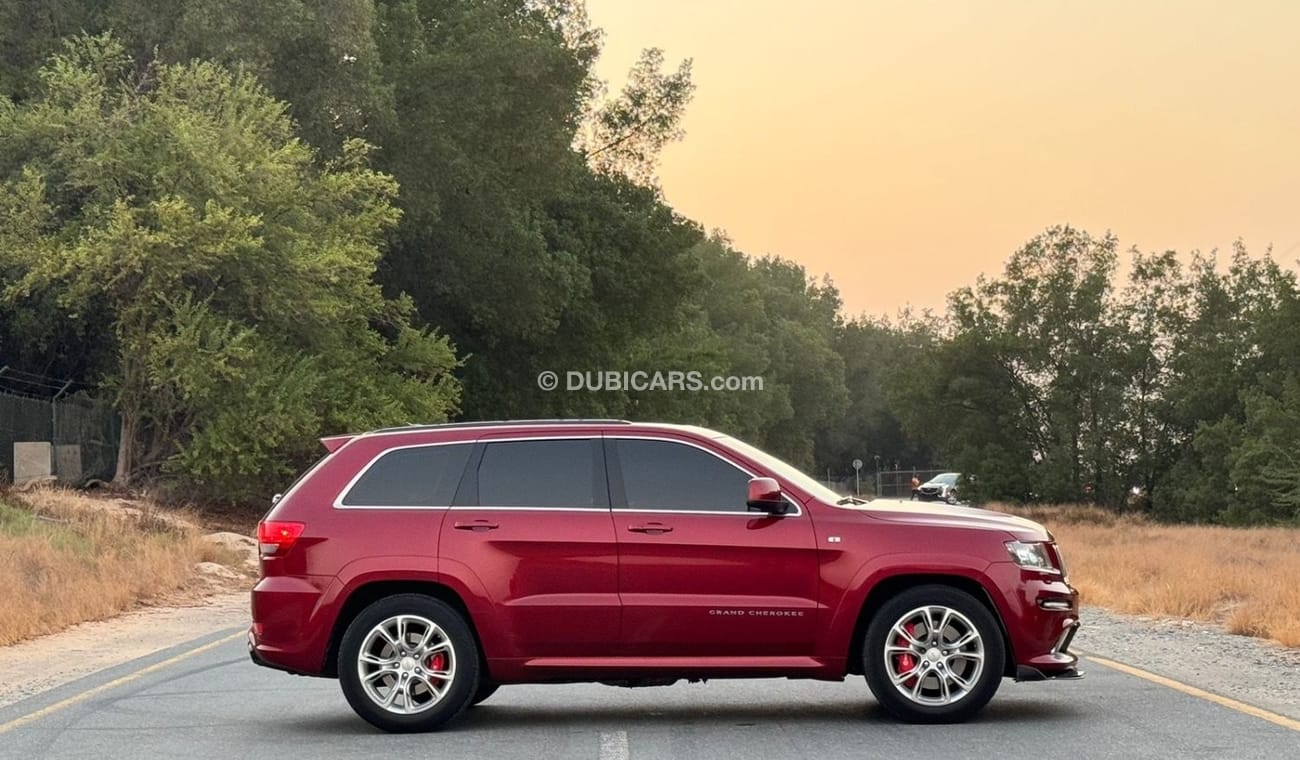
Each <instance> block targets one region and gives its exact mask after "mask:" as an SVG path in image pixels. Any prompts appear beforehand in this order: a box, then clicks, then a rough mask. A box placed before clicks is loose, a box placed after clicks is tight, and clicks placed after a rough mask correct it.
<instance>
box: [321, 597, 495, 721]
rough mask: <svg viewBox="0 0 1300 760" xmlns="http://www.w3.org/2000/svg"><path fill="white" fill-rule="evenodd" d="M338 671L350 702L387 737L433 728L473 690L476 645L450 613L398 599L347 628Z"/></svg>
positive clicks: (434, 604)
mask: <svg viewBox="0 0 1300 760" xmlns="http://www.w3.org/2000/svg"><path fill="white" fill-rule="evenodd" d="M363 655H364V656H365V659H363ZM338 673H339V684H340V686H342V688H343V696H344V697H346V698H347V700H348V704H349V705H351V706H352V709H353V710H355V711H356V713H357V715H359V716H361V717H362V718H364V719H365V720H366V721H368V722H369V723H370V724H371V725H374V726H376V727H377V728H381V729H383V730H384V731H388V732H391V733H414V732H418V731H436V730H438V729H440V728H442V727H443V726H445V725H446V724H447V723H449V722H451V721H452V720H454V719H455V718H457V717H458V716H460V714H461V713H463V712H464V711H465V709H466V708H468V707H469V705H470V701H471V699H472V698H473V697H474V696H475V694H476V693H477V692H478V689H479V653H478V646H477V644H476V643H475V641H474V634H473V632H472V631H470V628H469V625H468V624H467V623H466V622H465V620H464V618H462V617H461V615H460V613H458V612H456V610H454V609H452V608H451V607H449V606H447V605H446V604H444V603H442V602H440V601H438V600H437V599H433V598H431V597H427V596H423V595H421V594H398V595H396V596H390V597H386V598H384V599H380V600H379V601H377V602H374V603H373V604H371V605H370V606H369V607H366V608H365V609H364V610H362V611H361V614H359V615H357V616H356V618H354V619H353V620H352V622H351V624H349V625H348V629H347V632H346V633H344V634H343V641H342V643H341V645H340V646H339V661H338ZM435 674H442V676H443V677H441V678H439V677H437V676H436V675H435ZM385 701H387V702H389V703H390V704H389V705H388V706H385V704H384V703H385Z"/></svg>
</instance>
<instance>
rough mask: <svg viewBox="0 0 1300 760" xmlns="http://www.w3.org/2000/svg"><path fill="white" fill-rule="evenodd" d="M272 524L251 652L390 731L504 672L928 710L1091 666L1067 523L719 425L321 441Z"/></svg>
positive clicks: (535, 426)
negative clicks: (1069, 573) (831, 692)
mask: <svg viewBox="0 0 1300 760" xmlns="http://www.w3.org/2000/svg"><path fill="white" fill-rule="evenodd" d="M323 442H324V444H325V446H326V448H327V449H328V450H329V453H328V454H327V455H326V456H325V458H323V459H322V460H321V461H320V462H319V463H317V464H316V465H315V466H314V467H312V468H311V469H310V470H309V471H308V472H307V473H306V474H305V475H303V476H302V477H301V478H299V480H298V482H297V483H295V484H294V485H293V487H291V488H290V489H289V491H288V492H287V493H286V494H284V496H283V497H282V498H280V499H278V500H277V502H276V504H275V506H274V507H273V508H272V509H271V511H270V513H269V514H268V515H267V516H266V518H265V520H264V521H263V522H262V523H261V524H260V525H259V526H258V540H259V542H260V544H261V554H262V577H261V579H260V580H259V581H258V583H257V585H256V587H255V588H254V589H253V599H252V605H253V626H252V629H251V630H250V631H249V647H250V652H251V655H252V658H253V660H254V662H257V663H258V664H261V665H266V666H269V667H273V668H278V669H280V670H286V671H289V672H291V673H299V674H303V675H312V676H327V677H336V678H338V679H339V681H340V682H341V684H342V688H343V693H344V695H345V696H346V697H347V700H348V702H349V703H350V704H351V705H352V707H353V709H355V710H356V712H357V713H358V714H359V715H360V716H361V717H362V718H365V719H366V720H368V721H370V722H371V723H373V724H374V725H376V726H378V727H380V728H382V729H386V730H388V731H424V730H431V729H436V728H439V727H440V726H442V725H444V724H446V723H447V722H448V721H450V720H452V719H453V718H455V717H456V716H458V715H459V714H460V713H461V712H462V711H464V710H465V709H466V708H467V707H469V706H471V705H474V704H477V703H479V702H481V701H483V700H484V699H487V698H488V696H490V695H491V694H492V693H493V692H494V691H496V689H497V687H498V686H500V685H503V684H518V683H563V682H575V681H598V682H602V683H609V684H615V685H620V686H648V685H667V684H670V683H673V682H674V681H676V680H678V679H682V678H686V679H692V680H695V679H707V678H756V677H785V678H817V679H823V680H843V679H844V677H845V676H846V675H848V674H862V675H865V676H866V680H867V683H868V685H869V686H870V687H871V691H872V692H873V693H874V694H875V696H876V699H877V700H879V702H880V704H881V705H882V706H883V707H884V708H886V709H887V710H888V711H889V712H891V713H893V714H894V715H896V716H898V717H900V718H902V719H904V720H909V721H919V722H949V721H959V720H963V719H965V718H967V717H969V716H971V715H972V714H974V713H975V712H976V711H978V710H980V709H981V708H982V707H983V706H984V705H985V704H986V703H987V702H988V701H989V699H991V698H992V696H993V693H994V692H995V691H997V688H998V685H999V683H1000V681H1001V679H1002V678H1003V677H1013V678H1015V679H1017V680H1039V679H1043V678H1077V677H1078V676H1079V675H1080V674H1079V672H1078V671H1077V670H1076V669H1075V664H1076V662H1077V658H1076V657H1075V656H1074V655H1072V654H1070V653H1069V651H1068V647H1069V644H1070V640H1071V638H1072V637H1073V635H1074V632H1075V630H1076V629H1077V628H1078V626H1079V621H1078V596H1077V594H1076V592H1075V590H1074V589H1073V588H1071V586H1070V585H1069V583H1068V582H1067V580H1066V576H1065V569H1064V566H1063V565H1062V562H1061V555H1060V552H1059V551H1058V549H1057V548H1056V545H1055V543H1054V542H1053V540H1052V536H1051V535H1050V534H1049V533H1048V532H1047V531H1046V530H1044V529H1043V528H1042V527H1041V526H1039V525H1038V524H1036V523H1033V522H1029V521H1027V520H1023V519H1020V518H1016V517H1011V516H1008V515H1004V514H998V513H993V512H985V511H982V510H971V509H957V508H953V507H948V506H942V505H919V504H917V503H915V502H911V503H909V502H904V501H889V502H886V501H874V502H871V503H866V502H863V501H861V500H858V499H853V498H843V497H841V496H839V495H838V494H836V493H834V492H832V491H830V490H829V489H827V488H826V487H824V486H822V485H821V484H820V483H818V482H817V481H816V480H814V479H812V478H810V477H808V476H806V475H804V474H803V473H801V472H800V471H799V470H797V469H795V468H794V467H792V466H790V465H788V464H786V463H784V462H782V461H780V460H779V459H776V458H775V457H772V456H771V455H769V454H765V453H763V452H762V451H759V450H758V449H755V448H754V447H752V446H749V445H747V444H745V443H742V442H740V441H738V440H736V439H734V438H730V437H728V436H726V435H723V434H720V433H716V432H713V431H711V430H705V429H702V428H698V427H687V426H680V425H658V424H641V423H629V422H624V421H618V420H565V421H544V422H507V423H467V424H454V425H431V426H412V427H403V428H393V429H386V430H377V431H374V432H371V433H366V434H364V435H357V436H339V437H334V438H326V439H324V441H323Z"/></svg>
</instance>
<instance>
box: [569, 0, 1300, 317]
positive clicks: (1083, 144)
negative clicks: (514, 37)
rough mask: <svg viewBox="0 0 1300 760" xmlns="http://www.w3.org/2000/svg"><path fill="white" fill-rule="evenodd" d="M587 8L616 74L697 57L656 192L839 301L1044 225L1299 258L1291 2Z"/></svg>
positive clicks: (1089, 0)
mask: <svg viewBox="0 0 1300 760" xmlns="http://www.w3.org/2000/svg"><path fill="white" fill-rule="evenodd" d="M587 4H588V11H589V13H590V16H591V19H592V21H593V23H594V24H596V25H597V26H600V27H602V28H604V30H605V33H606V34H605V53H604V55H603V57H602V61H601V64H600V70H601V73H602V74H603V75H604V76H605V77H606V78H607V79H610V80H612V81H613V82H614V84H615V86H618V85H620V84H621V82H622V79H623V75H624V72H625V71H626V69H627V68H628V67H629V66H630V65H631V63H632V62H633V61H634V60H635V59H636V57H637V54H638V52H639V51H640V49H641V48H643V47H647V46H652V45H653V46H658V47H662V48H664V50H665V53H666V55H667V57H668V58H669V60H670V61H674V62H675V61H677V60H679V59H681V58H684V57H691V58H694V59H695V82H696V85H697V90H696V94H695V100H694V102H693V103H692V104H691V106H690V108H689V110H688V112H687V115H686V118H685V120H684V127H685V129H686V132H687V135H686V139H685V140H684V141H683V142H681V143H677V144H674V145H671V146H669V147H668V148H667V150H666V151H665V152H664V155H663V162H662V167H661V170H660V178H661V182H662V185H663V188H664V192H665V194H666V195H667V197H668V200H669V201H670V202H671V203H672V204H673V205H674V206H675V207H676V208H678V209H679V210H681V211H682V212H683V213H685V214H687V215H688V216H690V217H692V218H694V219H697V220H699V221H700V222H702V223H703V224H704V225H705V226H706V227H708V228H714V227H721V228H723V229H725V230H726V231H727V232H728V234H729V235H730V236H731V238H732V239H733V240H734V241H735V242H736V244H737V245H738V246H739V247H740V248H741V249H742V250H745V251H746V252H748V253H753V254H762V253H774V254H778V255H781V256H784V257H787V258H790V259H794V260H795V261H798V262H800V263H802V264H803V265H804V266H805V267H807V269H808V271H809V273H810V274H812V275H816V276H820V275H821V274H822V273H828V274H830V275H831V277H832V278H833V279H834V281H835V283H836V285H838V286H839V288H840V290H841V292H842V294H843V297H844V301H845V306H846V312H847V313H848V314H850V315H852V314H857V313H860V312H864V311H865V312H867V313H870V314H893V313H895V312H896V310H897V309H898V308H899V307H901V306H903V305H904V304H907V303H911V304H913V305H915V306H918V307H932V308H942V306H943V303H944V297H945V296H946V294H947V293H948V292H949V291H951V290H953V289H954V288H957V287H959V286H962V285H967V284H970V283H973V282H974V280H975V277H976V275H977V274H979V273H980V272H988V273H991V274H996V273H999V272H1000V271H1001V268H1002V263H1003V262H1004V260H1005V259H1006V257H1007V255H1008V254H1009V253H1010V252H1011V251H1012V250H1014V249H1015V248H1016V247H1017V246H1018V245H1019V244H1020V243H1021V242H1023V241H1024V240H1026V239H1027V238H1029V237H1030V236H1032V235H1034V234H1035V233H1036V232H1038V231H1040V230H1041V229H1043V228H1044V227H1047V226H1049V225H1052V224H1057V223H1070V224H1073V225H1075V226H1078V227H1083V228H1084V229H1087V230H1089V231H1091V232H1093V233H1095V234H1098V235H1100V234H1102V233H1104V232H1105V231H1106V230H1108V229H1109V230H1113V231H1114V232H1115V233H1116V234H1117V235H1118V236H1119V238H1120V241H1121V243H1122V244H1123V245H1124V246H1125V247H1128V246H1131V245H1138V246H1140V247H1141V248H1143V249H1161V250H1163V249H1166V248H1175V249H1178V250H1181V251H1186V250H1191V249H1193V248H1200V249H1202V250H1207V251H1208V250H1209V249H1211V248H1215V247H1218V248H1220V249H1227V248H1228V247H1229V246H1230V244H1231V242H1232V241H1233V240H1234V239H1235V238H1237V237H1241V238H1243V239H1244V240H1245V241H1246V243H1247V245H1248V246H1249V247H1250V249H1251V250H1252V251H1253V252H1261V251H1262V250H1263V249H1264V247H1265V246H1266V245H1268V244H1270V243H1272V244H1273V246H1274V254H1275V258H1277V260H1278V261H1279V262H1282V263H1284V264H1286V265H1288V266H1293V265H1294V264H1295V261H1296V259H1297V258H1300V54H1298V53H1297V50H1300V37H1298V36H1297V29H1300V2H1295V1H1293V0H1243V2H1239V3H1229V2H1222V1H1219V0H1180V1H1179V2H1176V3H1174V2H1154V1H1153V2H1135V1H1134V0H1129V1H1127V2H1126V1H1122V0H1023V1H1020V2H1013V1H1011V0H1005V1H1003V2H981V3H975V2H962V1H961V0H949V1H946V2H940V1H938V0H891V1H890V2H872V1H870V0H863V1H859V2H853V1H852V0H804V2H800V3H792V2H789V0H783V1H781V2H775V1H769V0H743V1H742V0H655V1H654V2H636V1H634V0H588V3H587Z"/></svg>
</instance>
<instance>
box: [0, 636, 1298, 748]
mask: <svg viewBox="0 0 1300 760" xmlns="http://www.w3.org/2000/svg"><path fill="white" fill-rule="evenodd" d="M1084 659H1086V660H1090V661H1092V662H1095V663H1097V664H1098V665H1104V666H1105V667H1108V668H1112V669H1114V670H1118V671H1120V672H1121V673H1128V674H1129V675H1131V676H1137V677H1138V678H1142V679H1145V680H1147V681H1150V682H1152V683H1158V684H1160V685H1161V686H1165V687H1168V688H1170V689H1173V690H1174V691H1180V692H1182V693H1183V694H1187V695H1189V696H1193V697H1197V698H1199V699H1204V700H1206V701H1207V702H1213V703H1214V704H1216V705H1221V706H1223V707H1226V708H1228V709H1230V710H1236V711H1237V712H1240V713H1245V714H1247V715H1253V716H1255V717H1256V718H1262V719H1264V720H1266V721H1268V722H1269V723H1275V724H1277V725H1279V726H1282V727H1283V728H1289V729H1291V730H1292V731H1300V720H1295V719H1294V718H1288V717H1286V716H1285V715H1278V714H1277V713H1273V712H1269V711H1268V710H1265V709H1263V708H1260V707H1255V706H1254V705H1248V704H1246V703H1245V702H1238V701H1237V700H1235V699H1231V698H1229V697H1225V696H1222V695H1219V694H1215V693H1213V692H1209V691H1206V690H1204V689H1198V688H1196V687H1195V686H1189V685H1187V684H1185V683H1182V682H1181V681H1175V680H1174V679H1172V678H1165V677H1164V676H1158V675H1156V674H1155V673H1148V672H1146V671H1145V670H1142V669H1141V668H1135V667H1133V666H1132V665H1126V664H1124V663H1122V662H1115V661H1114V660H1108V659H1106V658H1105V657H1094V656H1092V655H1085V656H1084ZM0 730H3V729H0Z"/></svg>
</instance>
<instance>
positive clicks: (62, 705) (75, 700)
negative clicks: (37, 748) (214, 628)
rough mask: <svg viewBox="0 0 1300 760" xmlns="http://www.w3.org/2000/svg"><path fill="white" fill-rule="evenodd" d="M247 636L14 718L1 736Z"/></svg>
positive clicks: (240, 634)
mask: <svg viewBox="0 0 1300 760" xmlns="http://www.w3.org/2000/svg"><path fill="white" fill-rule="evenodd" d="M247 635H248V634H247V632H245V631H239V632H238V633H232V634H230V635H229V636H223V637H222V638H219V639H217V640H216V641H209V642H208V643H206V644H203V645H201V646H197V647H195V648H193V649H190V650H187V651H184V652H181V653H180V654H176V655H172V656H171V657H168V658H167V659H165V660H163V661H161V662H155V663H154V664H152V665H148V666H146V667H143V668H140V669H139V670H137V671H134V672H132V673H127V674H126V675H124V676H118V677H117V678H114V679H113V680H112V681H109V682H108V683H102V684H100V685H99V686H96V687H94V688H92V689H87V690H86V691H83V692H81V693H80V694H77V695H75V696H71V697H68V698H66V699H61V700H59V701H58V702H55V703H54V704H52V705H46V706H45V707H42V708H41V709H39V710H37V711H35V712H30V713H27V714H26V715H20V716H19V717H17V718H14V719H13V720H11V721H9V722H7V723H0V734H5V733H8V732H10V731H12V730H14V729H15V728H21V727H22V726H25V725H27V724H28V723H33V722H35V721H38V720H40V719H41V718H44V717H46V716H49V715H53V714H54V713H56V712H58V711H60V710H63V709H66V708H68V707H72V706H73V705H75V704H79V703H81V702H85V701H86V700H87V699H90V698H91V697H94V696H96V695H99V694H103V693H104V692H106V691H109V690H110V689H116V688H117V687H119V686H121V685H123V684H128V683H131V682H132V681H135V680H138V679H140V678H143V677H144V676H147V675H149V674H150V673H156V672H158V671H159V670H162V669H164V668H169V667H171V666H172V665H175V664H176V663H178V662H180V661H181V660H185V659H188V658H190V657H193V656H194V655H197V654H203V653H204V652H207V651H209V650H212V649H216V648H217V647H219V646H221V645H222V644H228V643H230V642H232V641H234V640H236V639H240V638H244V637H245V636H247Z"/></svg>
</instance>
